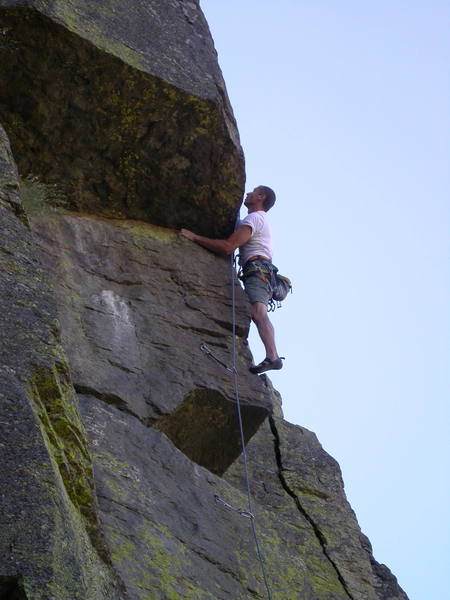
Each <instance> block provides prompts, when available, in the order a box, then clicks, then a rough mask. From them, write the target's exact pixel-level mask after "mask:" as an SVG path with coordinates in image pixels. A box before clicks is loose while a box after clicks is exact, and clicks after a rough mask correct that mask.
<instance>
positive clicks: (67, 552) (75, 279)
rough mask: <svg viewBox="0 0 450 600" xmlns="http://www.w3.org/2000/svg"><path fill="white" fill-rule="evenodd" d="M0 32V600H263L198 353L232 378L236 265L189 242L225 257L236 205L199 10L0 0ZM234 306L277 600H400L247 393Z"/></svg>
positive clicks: (227, 412) (327, 470) (339, 486)
mask: <svg viewBox="0 0 450 600" xmlns="http://www.w3.org/2000/svg"><path fill="white" fill-rule="evenodd" d="M0 22H1V24H2V31H3V33H2V39H1V44H0V55H1V56H0V59H1V64H2V70H3V73H2V75H3V77H2V78H1V83H0V107H1V114H2V120H3V126H4V129H0V214H1V220H0V223H1V237H0V261H1V273H2V276H1V283H0V292H1V293H0V303H1V306H0V328H1V332H2V336H1V340H0V355H1V356H0V365H1V366H0V378H1V387H0V399H1V419H0V456H1V460H0V477H1V482H2V491H1V507H0V530H1V532H2V535H1V537H0V599H2V600H6V599H9V600H12V599H22V600H23V599H28V600H46V599H54V600H75V599H77V600H78V599H79V600H106V599H111V598H112V599H117V600H125V599H133V600H144V599H145V600H147V599H148V600H149V599H161V600H162V599H178V598H191V599H195V600H197V599H199V600H201V599H205V600H206V599H221V600H222V599H233V600H234V599H241V600H244V599H250V598H253V599H257V598H261V599H263V598H267V592H266V588H265V585H264V582H263V577H262V574H261V570H260V565H259V562H258V557H257V554H256V551H255V546H254V542H253V538H252V535H251V529H250V524H249V520H248V518H246V517H244V516H242V515H240V514H239V513H238V512H235V511H233V510H230V509H229V508H227V507H226V506H225V505H224V504H222V503H217V502H216V498H217V497H220V498H221V499H223V500H224V501H225V502H226V503H228V504H229V505H230V506H233V507H237V508H244V509H245V508H246V505H247V498H246V489H245V481H244V475H243V464H242V449H241V446H240V438H239V428H238V423H237V418H236V406H235V399H234V394H233V387H232V382H231V379H230V374H229V372H228V371H227V370H226V369H225V368H224V367H223V366H221V365H220V364H219V363H218V362H215V361H213V360H211V358H210V357H208V356H207V355H206V354H205V353H204V352H203V351H202V350H201V345H202V344H207V346H208V347H209V348H210V349H211V350H212V351H213V352H214V354H215V356H216V357H217V358H218V359H219V360H220V361H222V362H224V363H226V364H229V362H230V346H231V342H232V340H231V300H230V285H231V277H230V275H231V273H230V265H229V261H228V260H226V259H224V258H221V257H218V256H215V255H213V254H211V253H209V252H207V251H205V250H203V249H201V248H199V247H197V246H195V245H193V244H191V243H190V242H188V241H187V240H185V239H184V238H180V236H179V235H178V234H177V232H176V230H175V228H177V227H179V226H181V225H187V226H190V227H192V228H195V229H196V230H197V231H200V232H203V233H205V234H207V235H211V236H216V235H224V234H226V233H227V232H229V231H230V230H231V229H232V227H233V223H234V219H235V216H236V212H237V210H238V207H239V203H240V198H241V197H242V191H243V179H244V175H243V173H244V164H243V158H242V151H241V148H240V145H239V138H238V133H237V129H236V125H235V122H234V118H233V114H232V110H231V107H230V105H229V102H228V99H227V95H226V91H225V86H224V83H223V80H222V76H221V73H220V69H219V67H218V65H217V60H216V55H215V51H214V47H213V42H212V40H211V37H210V34H209V30H208V27H207V24H206V22H205V19H204V17H203V15H202V13H201V11H200V8H199V5H198V2H196V1H181V0H172V1H166V2H161V1H160V0H147V1H146V2H139V1H137V0H134V1H132V2H126V3H125V2H123V0H114V1H109V2H106V1H105V2H101V1H100V2H97V3H95V4H94V3H85V2H81V1H80V0H66V1H63V0H52V1H37V2H14V1H5V0H0ZM5 131H6V133H5ZM8 137H9V140H8ZM10 142H11V146H10ZM11 148H12V151H11ZM13 155H14V156H13ZM16 163H17V165H18V169H17V167H16ZM19 173H20V177H21V178H20V179H19ZM236 298H237V313H236V319H237V326H236V334H237V336H236V342H237V348H238V362H237V370H238V376H239V386H240V397H241V402H242V416H243V423H244V430H245V437H246V442H247V451H248V458H249V467H250V477H251V492H252V496H253V503H254V506H253V512H254V515H255V522H256V528H257V531H258V535H259V539H260V544H261V549H262V552H263V554H264V557H265V565H266V570H267V577H268V582H269V585H270V589H271V592H272V597H273V598H274V599H275V598H280V599H281V598H282V599H283V600H284V599H299V598H302V599H304V600H348V599H349V598H351V599H354V600H405V599H406V595H405V594H404V593H403V591H402V590H401V589H400V587H399V586H398V584H397V582H396V580H395V577H394V576H393V575H392V574H391V573H390V571H389V570H388V569H387V567H385V566H384V565H379V564H378V563H377V562H376V561H375V559H374V558H373V555H372V552H371V547H370V543H369V541H368V540H367V538H366V537H365V536H364V535H363V534H362V533H361V531H360V529H359V527H358V523H357V521H356V518H355V515H354V513H353V511H352V509H351V507H350V506H349V504H348V502H347V500H346V498H345V493H344V487H343V483H342V479H341V475H340V470H339V466H338V465H337V463H336V462H335V461H334V460H333V459H332V458H331V457H330V456H329V455H328V454H327V453H326V452H325V451H324V450H323V449H322V447H321V446H320V444H319V442H318V440H317V438H316V436H315V435H314V434H313V433H311V432H309V431H307V430H306V429H304V428H302V427H299V426H296V425H291V424H290V423H287V422H286V421H284V419H283V416H282V411H281V399H280V398H279V395H278V394H277V392H276V391H275V390H274V389H273V388H272V386H271V383H270V381H269V379H268V378H266V377H264V376H262V377H256V376H252V375H250V374H249V373H248V371H247V366H248V363H249V362H250V360H251V355H250V352H249V349H248V346H247V342H246V338H247V334H248V328H249V317H248V306H247V303H246V300H245V297H244V294H243V292H242V290H241V288H240V287H239V286H238V285H236Z"/></svg>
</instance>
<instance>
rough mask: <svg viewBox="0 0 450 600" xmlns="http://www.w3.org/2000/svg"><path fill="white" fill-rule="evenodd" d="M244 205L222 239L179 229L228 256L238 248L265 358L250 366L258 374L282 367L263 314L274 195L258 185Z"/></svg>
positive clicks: (269, 271)
mask: <svg viewBox="0 0 450 600" xmlns="http://www.w3.org/2000/svg"><path fill="white" fill-rule="evenodd" d="M244 204H245V206H246V207H247V210H248V214H247V216H246V217H245V218H244V219H243V220H242V221H240V223H239V226H238V228H237V229H236V230H235V231H234V232H233V233H232V234H231V235H230V236H229V237H228V238H227V239H224V240H217V239H211V238H207V237H203V236H201V235H197V234H195V233H193V232H192V231H189V230H188V229H182V230H181V235H183V236H184V237H186V238H187V239H188V240H191V241H193V242H196V243H197V244H200V246H203V247H204V248H207V249H208V250H212V251H213V252H218V253H225V254H232V253H233V252H234V251H235V250H236V248H239V257H240V259H239V263H240V265H241V266H242V271H243V281H244V288H245V292H246V294H247V296H248V299H249V301H250V304H251V318H252V320H253V322H254V323H255V325H256V327H257V329H258V333H259V336H260V338H261V340H262V343H263V344H264V347H265V349H266V358H265V359H264V360H263V361H262V362H261V363H259V364H258V365H256V366H252V367H250V371H251V372H252V373H256V374H260V373H264V372H265V371H270V370H273V369H281V368H282V367H283V362H282V359H281V358H280V357H279V356H278V352H277V349H276V346H275V332H274V329H273V325H272V323H271V322H270V319H269V316H268V314H267V305H268V303H269V301H270V299H271V297H272V285H271V279H272V272H273V265H272V234H271V229H270V224H269V221H268V219H267V211H269V210H270V209H271V208H272V206H273V205H274V204H275V193H274V191H273V190H272V189H270V188H269V187H266V186H264V185H259V186H258V187H256V188H255V189H254V190H253V192H248V194H247V195H246V197H245V200H244Z"/></svg>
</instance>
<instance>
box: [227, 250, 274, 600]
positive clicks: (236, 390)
mask: <svg viewBox="0 0 450 600" xmlns="http://www.w3.org/2000/svg"><path fill="white" fill-rule="evenodd" d="M230 267H231V309H232V338H233V342H232V346H231V359H232V369H233V373H232V376H233V387H234V395H235V398H236V407H237V414H238V420H239V430H240V433H241V446H242V456H243V459H244V472H245V484H246V487H247V503H248V512H249V513H250V514H251V515H252V514H253V510H252V495H251V491H250V477H249V473H248V461H247V450H246V448H245V437H244V426H243V423H242V414H241V402H240V399H239V386H238V377H237V369H236V356H237V351H236V290H235V283H236V282H235V279H236V270H235V258H234V254H232V255H231V261H230ZM250 523H251V526H252V532H253V537H254V540H255V546H256V552H257V554H258V559H259V563H260V565H261V572H262V576H263V579H264V585H265V586H266V590H267V597H268V598H269V600H272V594H271V593H270V587H269V582H268V580H267V575H266V569H265V566H264V557H263V555H262V552H261V548H260V547H259V541H258V534H257V532H256V525H255V517H253V519H250Z"/></svg>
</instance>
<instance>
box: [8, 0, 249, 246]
mask: <svg viewBox="0 0 450 600" xmlns="http://www.w3.org/2000/svg"><path fill="white" fill-rule="evenodd" d="M2 7H3V8H2ZM0 19H1V23H2V27H4V31H5V32H6V33H5V35H4V36H3V37H4V38H5V41H4V43H2V44H1V45H0V62H1V64H2V77H1V79H0V112H1V114H2V119H3V124H4V126H5V128H6V129H7V131H8V133H9V136H10V138H11V144H12V148H13V151H14V154H15V156H16V157H17V161H18V165H19V169H20V171H21V173H22V174H23V175H27V174H32V175H35V176H39V178H40V179H41V181H43V182H45V183H58V184H60V185H62V186H63V187H64V189H65V191H66V193H67V194H68V196H69V197H70V200H71V202H72V204H73V205H74V206H75V207H76V208H78V209H82V210H85V211H89V212H94V213H96V214H103V215H108V216H116V217H117V216H125V217H131V218H133V219H142V220H146V221H150V222H152V223H154V224H157V225H164V226H168V227H181V226H186V227H191V228H195V229H196V230H198V231H199V232H203V233H205V234H210V235H215V236H218V235H224V234H225V233H229V232H230V231H231V230H232V228H233V226H234V222H235V217H236V212H237V209H238V206H239V204H240V199H241V197H242V193H243V185H244V168H243V166H244V165H243V158H242V149H241V147H240V144H239V136H238V132H237V129H236V124H235V121H234V117H233V113H232V110H231V107H230V104H229V101H228V97H227V94H226V91H225V85H224V83H223V79H222V75H221V72H220V69H219V67H218V64H217V60H216V54H215V51H214V46H213V43H212V40H211V36H210V33H209V29H208V26H207V24H206V21H205V19H204V17H203V15H202V13H201V11H200V10H199V9H198V6H197V3H196V2H179V1H178V0H173V1H172V2H167V1H164V2H162V1H157V0H152V1H151V2H140V1H138V0H130V1H128V2H123V1H117V0H116V1H114V2H110V1H106V0H101V1H98V2H95V3H93V2H84V1H81V0H78V1H76V0H70V1H69V0H66V1H63V0H53V1H48V2H46V1H41V2H34V3H33V2H29V3H23V2H14V1H10V2H9V1H5V0H0Z"/></svg>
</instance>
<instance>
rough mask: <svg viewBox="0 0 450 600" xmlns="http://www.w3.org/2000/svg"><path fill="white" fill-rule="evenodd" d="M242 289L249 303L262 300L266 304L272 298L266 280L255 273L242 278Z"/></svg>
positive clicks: (269, 286) (270, 289) (270, 288)
mask: <svg viewBox="0 0 450 600" xmlns="http://www.w3.org/2000/svg"><path fill="white" fill-rule="evenodd" d="M244 289H245V293H246V294H247V297H248V299H249V301H250V304H253V303H254V302H262V303H263V304H265V305H266V306H267V305H268V304H269V301H270V299H271V298H272V287H271V285H270V283H269V282H268V281H263V280H262V279H260V278H259V277H258V275H257V274H256V273H255V274H253V275H249V276H248V277H246V278H245V279H244Z"/></svg>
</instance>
